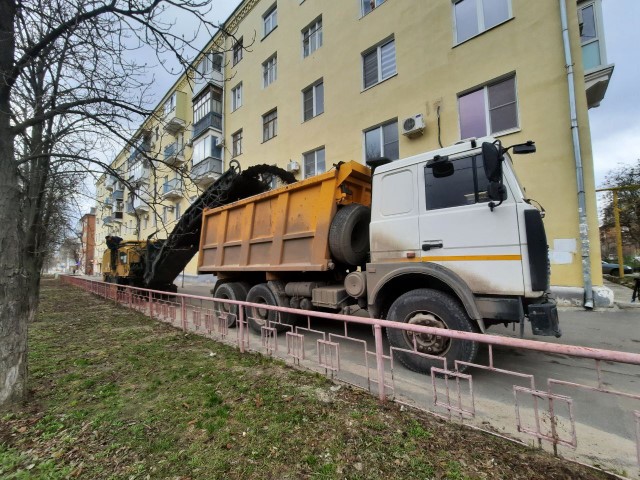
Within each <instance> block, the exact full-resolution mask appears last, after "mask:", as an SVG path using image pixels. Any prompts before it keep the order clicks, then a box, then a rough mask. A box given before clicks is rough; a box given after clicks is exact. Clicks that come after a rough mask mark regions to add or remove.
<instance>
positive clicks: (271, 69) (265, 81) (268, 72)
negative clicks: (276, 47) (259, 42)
mask: <svg viewBox="0 0 640 480" xmlns="http://www.w3.org/2000/svg"><path fill="white" fill-rule="evenodd" d="M277 63H278V55H273V56H272V57H271V58H269V59H268V60H267V61H266V62H264V63H263V64H262V86H263V87H268V86H269V85H271V84H272V83H273V82H275V81H276V78H278V65H277Z"/></svg>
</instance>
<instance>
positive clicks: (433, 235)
mask: <svg viewBox="0 0 640 480" xmlns="http://www.w3.org/2000/svg"><path fill="white" fill-rule="evenodd" d="M450 160H451V161H452V164H453V166H454V170H453V174H451V175H448V176H444V177H441V178H436V177H435V176H434V172H433V168H430V167H429V166H427V163H426V162H425V163H421V164H419V165H418V169H419V175H418V185H419V186H418V194H419V197H420V200H419V202H420V205H419V210H420V213H419V225H420V247H421V249H422V252H421V255H422V261H423V262H434V263H438V264H440V265H442V266H443V267H446V268H449V269H450V270H452V271H454V272H455V273H457V274H458V275H459V276H460V277H462V278H463V279H464V280H465V282H466V283H467V284H468V285H469V287H470V288H471V290H472V291H473V292H474V293H480V294H500V295H523V293H524V282H523V272H522V252H521V247H520V236H519V231H518V216H517V208H516V206H517V204H516V201H515V199H514V195H513V193H512V191H511V190H510V189H509V186H508V185H507V184H505V187H506V188H507V198H506V200H505V201H504V202H503V203H502V205H500V206H498V207H495V208H494V209H493V211H491V208H489V202H490V199H489V197H488V195H487V185H488V184H489V180H488V179H487V177H486V175H485V172H484V166H483V163H482V155H481V154H479V153H478V154H475V155H469V153H468V152H467V153H465V154H461V155H458V156H451V157H450ZM495 203H497V202H495Z"/></svg>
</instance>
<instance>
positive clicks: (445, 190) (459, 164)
mask: <svg viewBox="0 0 640 480" xmlns="http://www.w3.org/2000/svg"><path fill="white" fill-rule="evenodd" d="M453 167H454V173H453V175H450V176H448V177H443V178H435V177H434V176H433V169H432V168H427V167H426V166H425V169H424V183H425V188H426V195H425V197H426V203H427V210H436V209H440V208H450V207H459V206H462V205H473V204H476V203H484V202H488V201H489V196H488V195H487V185H489V179H488V178H487V176H486V175H485V173H484V166H483V163H482V155H473V156H470V157H463V158H459V159H456V160H453Z"/></svg>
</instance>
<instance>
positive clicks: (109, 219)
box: [102, 215, 113, 225]
mask: <svg viewBox="0 0 640 480" xmlns="http://www.w3.org/2000/svg"><path fill="white" fill-rule="evenodd" d="M102 224H103V225H113V217H112V216H111V215H107V216H106V217H102Z"/></svg>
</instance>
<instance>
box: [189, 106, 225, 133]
mask: <svg viewBox="0 0 640 480" xmlns="http://www.w3.org/2000/svg"><path fill="white" fill-rule="evenodd" d="M209 128H213V129H216V130H218V131H219V132H222V115H220V114H219V113H215V112H209V113H207V114H206V115H205V116H204V117H202V118H201V119H200V120H198V121H197V122H196V123H195V124H194V125H193V135H192V137H191V138H192V139H194V138H196V137H198V136H200V135H202V134H203V133H204V132H206V131H207V129H209Z"/></svg>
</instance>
